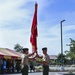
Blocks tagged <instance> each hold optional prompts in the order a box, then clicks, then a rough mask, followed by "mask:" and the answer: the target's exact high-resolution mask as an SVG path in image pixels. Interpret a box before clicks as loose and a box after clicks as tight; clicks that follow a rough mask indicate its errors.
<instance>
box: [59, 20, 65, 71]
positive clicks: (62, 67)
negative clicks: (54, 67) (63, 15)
mask: <svg viewBox="0 0 75 75" xmlns="http://www.w3.org/2000/svg"><path fill="white" fill-rule="evenodd" d="M64 21H65V20H62V21H61V22H60V27H61V70H64V66H63V64H64V63H63V38H62V37H63V35H62V23H63V22H64Z"/></svg>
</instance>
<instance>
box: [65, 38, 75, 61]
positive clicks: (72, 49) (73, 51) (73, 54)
mask: <svg viewBox="0 0 75 75" xmlns="http://www.w3.org/2000/svg"><path fill="white" fill-rule="evenodd" d="M67 46H69V51H68V50H66V51H65V53H66V57H67V58H70V59H71V60H75V40H73V39H72V38H70V44H67Z"/></svg>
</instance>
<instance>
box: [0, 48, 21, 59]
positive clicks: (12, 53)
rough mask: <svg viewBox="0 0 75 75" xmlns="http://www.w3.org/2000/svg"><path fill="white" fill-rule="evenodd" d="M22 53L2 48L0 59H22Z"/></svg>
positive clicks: (0, 49)
mask: <svg viewBox="0 0 75 75" xmlns="http://www.w3.org/2000/svg"><path fill="white" fill-rule="evenodd" d="M20 56H21V53H19V52H16V51H14V50H11V49H8V48H0V58H7V59H12V58H17V59H20V58H21V57H20Z"/></svg>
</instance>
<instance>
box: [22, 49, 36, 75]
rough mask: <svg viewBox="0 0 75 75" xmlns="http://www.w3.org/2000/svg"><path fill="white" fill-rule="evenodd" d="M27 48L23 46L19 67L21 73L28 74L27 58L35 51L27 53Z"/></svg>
mask: <svg viewBox="0 0 75 75" xmlns="http://www.w3.org/2000/svg"><path fill="white" fill-rule="evenodd" d="M28 50H29V49H28V48H23V54H22V61H21V69H22V75H28V60H29V57H30V56H32V55H34V53H35V52H33V53H31V54H29V52H28Z"/></svg>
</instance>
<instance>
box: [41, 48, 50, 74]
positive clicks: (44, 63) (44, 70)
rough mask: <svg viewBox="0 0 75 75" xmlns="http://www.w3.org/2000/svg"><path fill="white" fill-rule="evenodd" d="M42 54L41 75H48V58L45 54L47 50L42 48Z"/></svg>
mask: <svg viewBox="0 0 75 75" xmlns="http://www.w3.org/2000/svg"><path fill="white" fill-rule="evenodd" d="M42 52H43V54H44V56H43V60H42V63H43V75H49V63H50V57H49V55H48V54H47V48H46V47H44V48H42Z"/></svg>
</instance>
